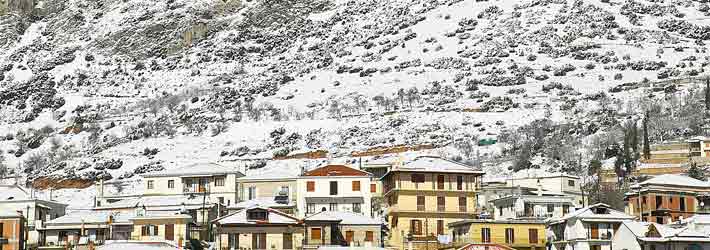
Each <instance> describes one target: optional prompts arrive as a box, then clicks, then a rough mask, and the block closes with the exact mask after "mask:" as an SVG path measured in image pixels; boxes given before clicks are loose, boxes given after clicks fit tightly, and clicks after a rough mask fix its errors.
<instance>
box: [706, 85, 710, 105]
mask: <svg viewBox="0 0 710 250" xmlns="http://www.w3.org/2000/svg"><path fill="white" fill-rule="evenodd" d="M705 110H710V78H705Z"/></svg>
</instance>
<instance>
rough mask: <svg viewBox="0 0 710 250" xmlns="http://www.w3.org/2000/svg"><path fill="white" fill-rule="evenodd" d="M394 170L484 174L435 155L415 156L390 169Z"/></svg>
mask: <svg viewBox="0 0 710 250" xmlns="http://www.w3.org/2000/svg"><path fill="white" fill-rule="evenodd" d="M394 171H404V172H437V173H469V174H480V175H483V174H484V172H483V171H480V170H475V169H473V167H471V166H469V165H466V164H463V163H459V162H455V161H450V160H447V159H444V158H441V157H436V156H420V157H417V158H415V159H414V160H413V161H410V162H407V163H405V164H404V165H401V166H396V167H394V168H392V170H390V172H394Z"/></svg>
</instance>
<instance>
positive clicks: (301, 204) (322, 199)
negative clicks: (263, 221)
mask: <svg viewBox="0 0 710 250" xmlns="http://www.w3.org/2000/svg"><path fill="white" fill-rule="evenodd" d="M370 177H371V176H370V174H369V173H367V172H365V171H362V170H358V169H354V168H351V167H348V166H344V165H326V166H323V167H319V168H316V169H313V170H310V171H308V172H305V173H304V174H303V175H302V176H301V177H299V178H298V181H297V186H298V187H297V190H298V192H297V196H298V202H297V206H298V214H299V216H301V217H308V216H310V215H313V214H316V213H318V212H322V211H341V212H353V213H359V214H363V215H367V216H372V203H371V202H372V194H373V192H372V190H371V189H370V188H369V187H370Z"/></svg>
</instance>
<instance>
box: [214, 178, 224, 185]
mask: <svg viewBox="0 0 710 250" xmlns="http://www.w3.org/2000/svg"><path fill="white" fill-rule="evenodd" d="M214 186H215V187H224V177H216V178H214Z"/></svg>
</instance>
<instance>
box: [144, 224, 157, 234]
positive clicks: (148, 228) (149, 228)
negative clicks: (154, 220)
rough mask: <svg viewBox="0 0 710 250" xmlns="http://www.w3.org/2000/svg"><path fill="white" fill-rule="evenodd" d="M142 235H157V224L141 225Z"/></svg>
mask: <svg viewBox="0 0 710 250" xmlns="http://www.w3.org/2000/svg"><path fill="white" fill-rule="evenodd" d="M141 235H142V236H156V235H158V226H156V225H143V226H142V227H141Z"/></svg>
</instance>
